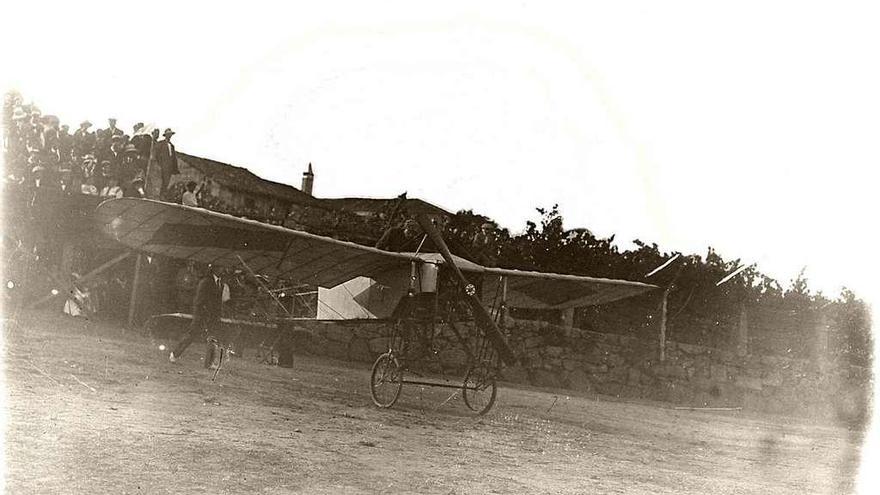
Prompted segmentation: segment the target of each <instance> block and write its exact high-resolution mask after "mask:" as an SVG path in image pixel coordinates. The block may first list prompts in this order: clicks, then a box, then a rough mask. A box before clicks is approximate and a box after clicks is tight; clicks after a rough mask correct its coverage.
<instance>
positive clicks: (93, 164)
mask: <svg viewBox="0 0 880 495" xmlns="http://www.w3.org/2000/svg"><path fill="white" fill-rule="evenodd" d="M92 126H93V124H92V123H91V122H89V121H88V120H85V121H83V122H80V123H79V126H78V128H77V129H76V130H75V131H74V132H72V133H71V132H70V127H69V126H68V125H67V124H61V122H60V120H59V118H58V117H57V116H55V115H44V114H43V113H42V112H41V111H40V109H39V108H38V107H37V106H36V105H34V104H32V103H25V102H24V100H23V98H22V96H21V95H20V94H19V93H17V92H15V91H12V92H9V93H7V94H6V95H5V97H4V101H3V131H4V132H3V151H4V156H5V163H6V170H5V175H4V180H5V182H6V183H7V184H13V185H15V184H17V185H21V186H25V187H32V188H37V189H52V190H60V191H63V192H65V193H68V194H75V193H81V194H88V195H93V196H103V197H123V196H126V197H145V196H146V197H155V198H161V197H164V196H165V192H166V188H167V185H168V181H169V179H170V177H171V175H172V174H174V173H178V171H177V163H176V152H175V150H174V145H173V144H172V143H171V137H172V136H173V135H174V131H172V130H171V129H165V132H164V133H163V138H162V139H160V136H159V129H158V128H156V129H152V130H150V129H149V128H148V127H147V126H145V125H144V124H143V123H141V122H138V123H137V124H135V125H134V126H133V128H132V131H131V133H130V134H128V133H126V132H124V131H123V130H122V129H120V128H119V127H117V120H116V119H115V118H109V119H108V120H107V127H106V128H102V129H97V130H96V131H94V132H93V131H92ZM148 172H149V173H148Z"/></svg>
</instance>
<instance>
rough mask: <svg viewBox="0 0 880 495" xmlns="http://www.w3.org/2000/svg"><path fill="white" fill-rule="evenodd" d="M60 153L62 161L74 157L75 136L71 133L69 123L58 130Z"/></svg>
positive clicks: (67, 160)
mask: <svg viewBox="0 0 880 495" xmlns="http://www.w3.org/2000/svg"><path fill="white" fill-rule="evenodd" d="M58 153H59V154H60V155H61V161H62V162H69V161H71V160H72V159H73V136H72V135H71V134H70V127H69V126H68V125H67V124H64V125H62V126H61V129H60V130H59V131H58Z"/></svg>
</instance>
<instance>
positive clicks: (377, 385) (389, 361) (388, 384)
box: [370, 352, 403, 408]
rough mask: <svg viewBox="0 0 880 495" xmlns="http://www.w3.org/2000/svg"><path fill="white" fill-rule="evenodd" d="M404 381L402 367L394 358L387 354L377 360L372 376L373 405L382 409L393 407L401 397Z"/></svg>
mask: <svg viewBox="0 0 880 495" xmlns="http://www.w3.org/2000/svg"><path fill="white" fill-rule="evenodd" d="M402 379H403V376H402V373H401V370H400V365H399V364H398V363H397V359H395V358H394V356H392V355H391V354H389V353H387V352H386V353H385V354H382V355H381V356H379V357H378V358H376V362H375V363H373V372H372V373H371V374H370V396H371V397H372V398H373V404H376V405H377V406H379V407H382V408H387V407H391V406H393V405H394V403H395V402H397V398H398V397H400V389H401V387H403V382H402Z"/></svg>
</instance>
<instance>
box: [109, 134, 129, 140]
mask: <svg viewBox="0 0 880 495" xmlns="http://www.w3.org/2000/svg"><path fill="white" fill-rule="evenodd" d="M110 141H125V136H123V135H122V134H114V135H112V136H110Z"/></svg>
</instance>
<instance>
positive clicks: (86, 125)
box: [79, 120, 92, 127]
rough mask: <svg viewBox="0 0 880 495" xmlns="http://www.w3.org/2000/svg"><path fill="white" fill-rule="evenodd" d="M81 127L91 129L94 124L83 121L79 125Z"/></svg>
mask: <svg viewBox="0 0 880 495" xmlns="http://www.w3.org/2000/svg"><path fill="white" fill-rule="evenodd" d="M79 126H80V127H91V126H92V123H91V122H89V121H88V120H83V121H82V122H80V123H79Z"/></svg>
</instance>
